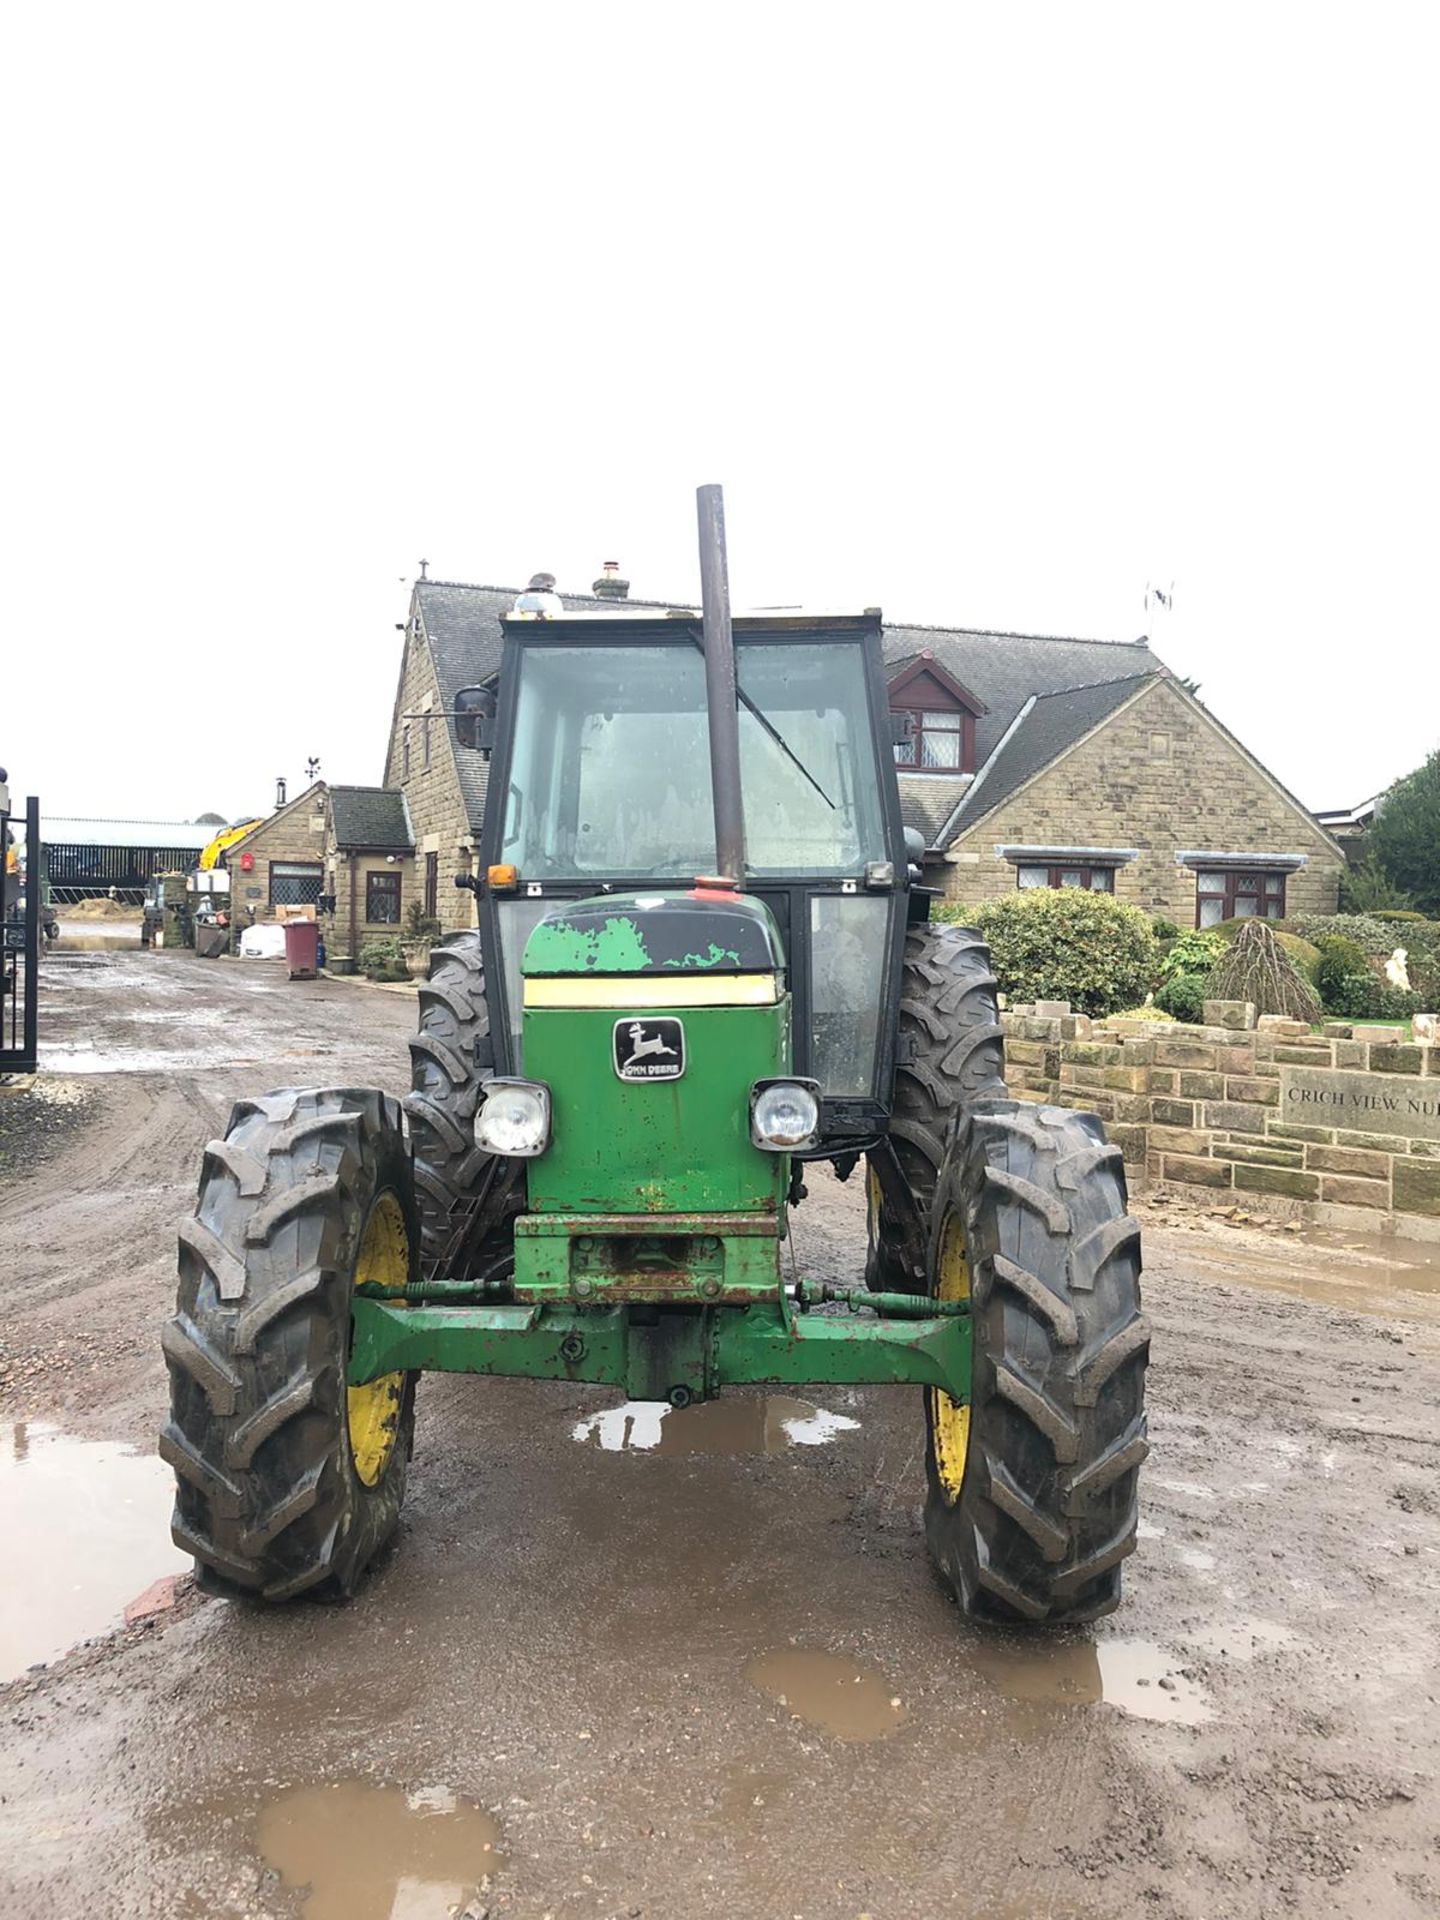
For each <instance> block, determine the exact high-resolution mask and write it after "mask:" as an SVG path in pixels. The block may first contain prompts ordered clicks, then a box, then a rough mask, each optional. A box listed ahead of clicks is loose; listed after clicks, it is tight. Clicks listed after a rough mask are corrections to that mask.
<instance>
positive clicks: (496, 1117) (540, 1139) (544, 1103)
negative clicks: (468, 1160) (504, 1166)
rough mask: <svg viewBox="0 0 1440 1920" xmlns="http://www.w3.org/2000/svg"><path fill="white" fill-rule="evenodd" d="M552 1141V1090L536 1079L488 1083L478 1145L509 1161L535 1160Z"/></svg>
mask: <svg viewBox="0 0 1440 1920" xmlns="http://www.w3.org/2000/svg"><path fill="white" fill-rule="evenodd" d="M549 1141H550V1089H549V1088H548V1087H545V1086H541V1085H540V1083H539V1082H538V1081H536V1080H490V1081H487V1082H486V1085H485V1094H484V1098H483V1100H482V1101H481V1104H480V1111H479V1112H478V1113H477V1114H476V1116H475V1144H476V1146H478V1147H483V1148H484V1150H485V1151H486V1153H498V1154H500V1155H502V1156H503V1157H504V1158H505V1159H507V1160H533V1159H534V1158H535V1156H536V1154H537V1153H543V1152H544V1151H545V1148H546V1146H547V1145H548V1144H549Z"/></svg>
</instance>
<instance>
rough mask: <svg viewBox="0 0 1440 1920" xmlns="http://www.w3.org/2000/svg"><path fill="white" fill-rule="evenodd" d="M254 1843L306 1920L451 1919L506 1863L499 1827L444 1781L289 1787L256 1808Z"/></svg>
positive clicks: (352, 1781) (348, 1782)
mask: <svg viewBox="0 0 1440 1920" xmlns="http://www.w3.org/2000/svg"><path fill="white" fill-rule="evenodd" d="M256 1841H257V1844H258V1846H259V1848H260V1851H261V1853H263V1854H264V1856H265V1858H266V1859H267V1860H268V1861H269V1863H270V1865H271V1866H272V1867H274V1868H276V1870H277V1871H278V1872H279V1874H280V1876H281V1878H282V1879H283V1880H284V1882H285V1884H286V1885H287V1886H290V1887H307V1888H308V1889H309V1897H308V1899H307V1900H306V1902H305V1904H304V1906H303V1908H302V1909H301V1911H302V1913H303V1914H304V1916H305V1920H449V1916H451V1915H453V1914H454V1913H455V1912H456V1910H457V1909H458V1908H460V1907H462V1906H466V1905H468V1904H469V1903H470V1902H471V1901H472V1900H475V1899H477V1898H478V1896H479V1894H480V1892H481V1890H482V1882H483V1881H484V1880H485V1878H486V1876H487V1875H489V1874H492V1873H494V1872H495V1870H496V1868H497V1867H499V1866H500V1865H501V1863H502V1856H501V1854H500V1851H499V1847H500V1827H499V1824H498V1822H496V1821H495V1820H493V1819H492V1818H491V1817H490V1815H489V1814H488V1813H484V1812H482V1811H481V1809H480V1808H479V1807H474V1806H471V1805H470V1804H469V1803H468V1802H466V1801H463V1800H461V1799H459V1798H458V1797H457V1796H456V1795H455V1794H453V1793H451V1792H450V1790H449V1788H448V1787H421V1788H418V1789H415V1790H414V1791H412V1792H409V1793H407V1792H406V1791H405V1790H404V1788H402V1787H374V1786H370V1785H368V1784H367V1783H366V1782H365V1781H363V1780H345V1781H341V1782H338V1783H337V1784H336V1785H335V1786H330V1787H292V1788H291V1789H290V1790H289V1791H288V1792H286V1793H283V1794H281V1795H280V1796H279V1798H278V1799H276V1800H273V1801H271V1803H270V1804H269V1805H268V1806H267V1807H265V1808H264V1809H263V1810H262V1812H261V1814H260V1822H259V1826H258V1828H257V1831H256Z"/></svg>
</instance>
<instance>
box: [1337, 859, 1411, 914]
mask: <svg viewBox="0 0 1440 1920" xmlns="http://www.w3.org/2000/svg"><path fill="white" fill-rule="evenodd" d="M1410 903H1411V902H1410V895H1409V894H1408V893H1406V891H1405V889H1404V888H1403V887H1397V886H1396V885H1395V883H1394V881H1393V880H1392V879H1391V878H1390V876H1389V875H1388V874H1387V873H1386V871H1385V869H1384V868H1383V867H1382V866H1381V864H1380V862H1379V861H1378V860H1377V859H1376V857H1375V849H1374V847H1373V846H1372V847H1367V848H1366V850H1365V852H1364V854H1363V855H1362V856H1361V858H1360V859H1359V860H1357V861H1356V862H1355V864H1354V866H1352V867H1348V868H1347V869H1346V870H1345V872H1344V873H1342V874H1341V876H1340V908H1341V911H1342V912H1343V913H1379V912H1380V911H1381V910H1382V909H1389V910H1392V911H1393V910H1394V909H1395V908H1397V907H1401V908H1403V907H1408V906H1409V905H1410Z"/></svg>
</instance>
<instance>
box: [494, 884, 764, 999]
mask: <svg viewBox="0 0 1440 1920" xmlns="http://www.w3.org/2000/svg"><path fill="white" fill-rule="evenodd" d="M784 966H785V955H784V951H783V949H782V947H781V943H780V933H779V930H778V928H777V927H776V925H775V921H774V919H773V918H772V917H771V914H770V911H769V909H768V908H767V907H765V906H764V905H763V904H762V903H761V902H760V901H759V900H756V899H753V898H752V897H750V896H749V895H747V894H741V893H734V892H731V891H730V890H729V889H728V888H718V887H716V888H710V887H705V886H699V885H697V886H695V887H693V888H691V889H690V890H689V891H688V892H684V893H677V892H664V893H626V894H605V895H602V896H600V897H598V898H596V899H592V900H575V901H569V900H567V901H559V902H557V903H556V905H555V906H554V907H553V908H551V910H550V911H549V912H548V913H547V914H546V915H545V917H544V918H543V919H542V920H541V921H540V922H539V924H538V925H537V926H536V927H535V929H534V930H533V932H532V933H531V935H530V938H529V940H528V941H527V942H526V944H525V953H524V957H523V959H522V960H521V963H520V967H521V972H522V974H523V975H524V977H525V979H526V981H527V982H529V981H532V980H541V979H546V978H549V979H556V978H573V977H574V976H576V975H577V974H599V975H604V976H616V975H622V976H623V975H631V974H642V975H643V974H661V975H668V976H669V977H671V978H672V979H673V978H675V977H676V976H677V975H678V976H683V975H688V974H695V973H703V974H706V975H717V974H719V975H724V974H764V975H771V976H773V975H776V974H779V973H781V972H782V971H783V969H784ZM528 998H529V996H528V995H527V999H528Z"/></svg>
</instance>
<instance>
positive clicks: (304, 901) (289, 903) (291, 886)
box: [270, 860, 325, 907]
mask: <svg viewBox="0 0 1440 1920" xmlns="http://www.w3.org/2000/svg"><path fill="white" fill-rule="evenodd" d="M324 879H325V869H324V868H323V867H312V866H309V865H307V864H305V863H303V862H301V861H298V860H272V861H271V863H270V904H271V906H272V907H313V906H314V904H315V902H316V901H317V900H318V899H319V898H320V889H321V887H322V885H323V883H324Z"/></svg>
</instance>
